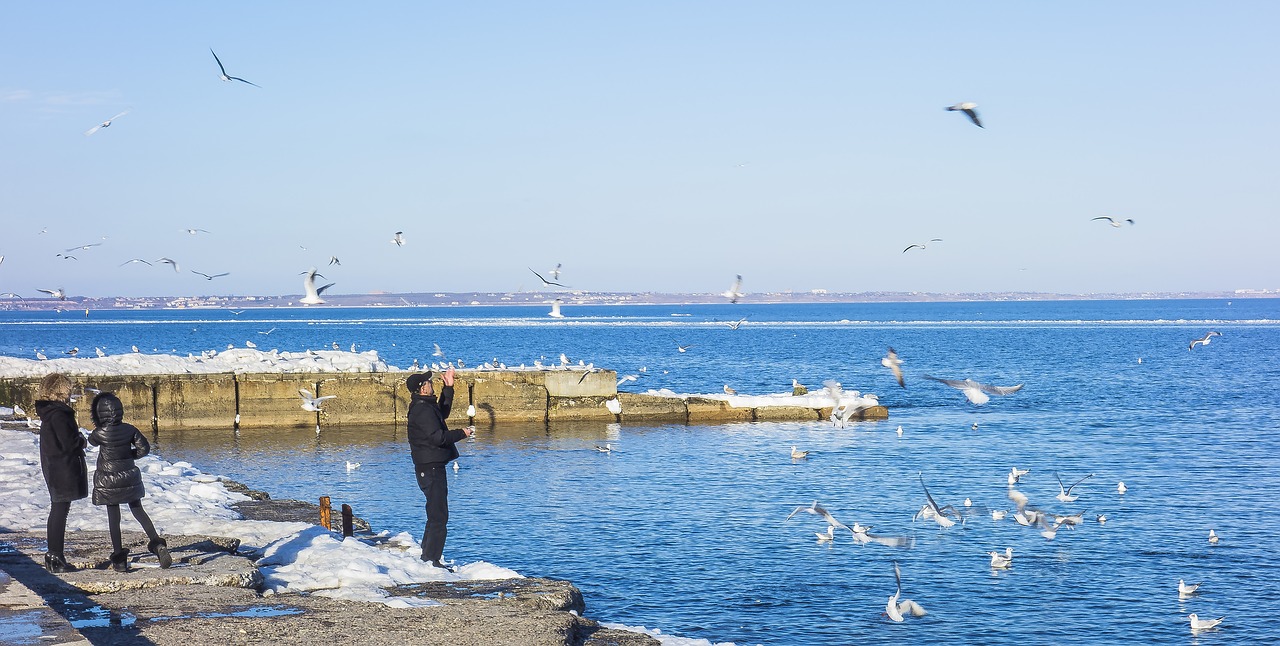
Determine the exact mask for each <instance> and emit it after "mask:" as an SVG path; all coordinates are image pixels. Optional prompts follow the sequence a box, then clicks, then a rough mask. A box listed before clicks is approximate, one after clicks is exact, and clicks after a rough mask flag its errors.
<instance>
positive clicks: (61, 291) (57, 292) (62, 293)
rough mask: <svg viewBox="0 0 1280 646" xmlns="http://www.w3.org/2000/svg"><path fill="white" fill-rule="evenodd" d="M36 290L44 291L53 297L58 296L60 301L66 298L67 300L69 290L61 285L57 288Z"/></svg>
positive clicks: (38, 290)
mask: <svg viewBox="0 0 1280 646" xmlns="http://www.w3.org/2000/svg"><path fill="white" fill-rule="evenodd" d="M36 291H37V292H44V293H46V294H48V295H50V296H52V297H54V298H56V299H58V300H60V301H65V300H67V292H66V290H64V289H62V288H61V287H59V288H57V289H37V290H36Z"/></svg>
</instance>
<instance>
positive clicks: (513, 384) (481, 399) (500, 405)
mask: <svg viewBox="0 0 1280 646" xmlns="http://www.w3.org/2000/svg"><path fill="white" fill-rule="evenodd" d="M510 374H512V373H505V374H504V373H500V372H499V373H477V375H476V378H475V383H474V384H473V385H472V387H471V402H472V403H473V404H475V407H476V420H475V423H476V424H477V425H492V424H494V423H496V422H508V421H533V420H546V418H547V389H546V388H544V387H543V386H541V385H537V384H532V383H528V382H526V381H522V380H515V379H511V378H510V377H509V375H510Z"/></svg>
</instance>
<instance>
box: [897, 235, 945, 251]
mask: <svg viewBox="0 0 1280 646" xmlns="http://www.w3.org/2000/svg"><path fill="white" fill-rule="evenodd" d="M929 242H942V238H933V239H932V240H930V241H929ZM929 242H921V243H919V244H913V245H908V246H907V248H906V249H903V250H902V253H907V252H908V251H911V250H912V249H915V248H917V247H918V248H920V249H924V248H926V247H928V246H929Z"/></svg>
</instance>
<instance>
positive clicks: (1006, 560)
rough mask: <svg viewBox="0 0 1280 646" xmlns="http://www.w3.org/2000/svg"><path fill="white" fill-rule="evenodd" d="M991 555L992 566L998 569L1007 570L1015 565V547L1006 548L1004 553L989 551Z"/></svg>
mask: <svg viewBox="0 0 1280 646" xmlns="http://www.w3.org/2000/svg"><path fill="white" fill-rule="evenodd" d="M987 554H988V555H990V556H991V567H992V568H995V569H998V570H1007V569H1009V566H1010V565H1013V548H1012V547H1006V548H1004V554H1001V553H999V552H987Z"/></svg>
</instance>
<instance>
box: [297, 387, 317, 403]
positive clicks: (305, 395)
mask: <svg viewBox="0 0 1280 646" xmlns="http://www.w3.org/2000/svg"><path fill="white" fill-rule="evenodd" d="M298 394H299V395H302V398H303V399H306V400H308V401H311V400H314V399H315V397H313V396H312V395H311V391H310V390H307V389H306V388H299V389H298Z"/></svg>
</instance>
